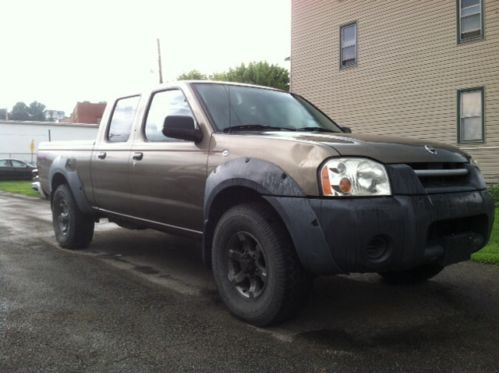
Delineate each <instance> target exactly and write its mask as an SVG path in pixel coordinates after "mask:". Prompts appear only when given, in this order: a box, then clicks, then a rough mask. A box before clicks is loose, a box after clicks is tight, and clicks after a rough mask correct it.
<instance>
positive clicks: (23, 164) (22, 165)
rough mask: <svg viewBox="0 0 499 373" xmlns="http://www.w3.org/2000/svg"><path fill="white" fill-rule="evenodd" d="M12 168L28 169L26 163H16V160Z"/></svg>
mask: <svg viewBox="0 0 499 373" xmlns="http://www.w3.org/2000/svg"><path fill="white" fill-rule="evenodd" d="M11 162H12V167H15V168H26V163H23V162H20V161H15V160H12V161H11Z"/></svg>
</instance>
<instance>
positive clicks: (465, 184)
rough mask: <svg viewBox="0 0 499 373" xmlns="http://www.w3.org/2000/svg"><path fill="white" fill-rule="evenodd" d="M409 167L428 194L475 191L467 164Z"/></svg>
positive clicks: (419, 164) (413, 164)
mask: <svg viewBox="0 0 499 373" xmlns="http://www.w3.org/2000/svg"><path fill="white" fill-rule="evenodd" d="M409 166H410V167H411V168H412V169H413V171H414V173H415V174H416V176H417V177H418V179H419V181H420V182H421V184H422V186H423V188H424V189H425V191H426V192H427V193H439V192H449V191H465V190H473V189H475V188H474V187H473V185H472V182H471V180H470V170H469V168H468V167H467V165H466V164H465V163H411V164H409Z"/></svg>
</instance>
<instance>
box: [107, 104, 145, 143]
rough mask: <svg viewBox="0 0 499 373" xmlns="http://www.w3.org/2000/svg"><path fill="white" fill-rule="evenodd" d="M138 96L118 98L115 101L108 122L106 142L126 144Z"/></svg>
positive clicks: (135, 111)
mask: <svg viewBox="0 0 499 373" xmlns="http://www.w3.org/2000/svg"><path fill="white" fill-rule="evenodd" d="M139 100H140V96H133V97H125V98H120V99H119V100H117V101H116V103H115V105H114V109H113V113H112V114H111V121H110V122H109V129H108V132H107V140H108V141H109V142H127V141H128V139H129V138H130V133H131V132H132V125H133V120H134V119H135V114H136V113H137V107H138V105H139Z"/></svg>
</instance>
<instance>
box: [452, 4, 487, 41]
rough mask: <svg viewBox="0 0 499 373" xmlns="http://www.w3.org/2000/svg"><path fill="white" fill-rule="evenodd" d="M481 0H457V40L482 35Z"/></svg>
mask: <svg viewBox="0 0 499 373" xmlns="http://www.w3.org/2000/svg"><path fill="white" fill-rule="evenodd" d="M482 12H483V9H482V0H458V18H459V20H458V21H459V35H458V40H459V42H464V41H468V40H475V39H480V38H482V37H483V24H482V17H483V16H482Z"/></svg>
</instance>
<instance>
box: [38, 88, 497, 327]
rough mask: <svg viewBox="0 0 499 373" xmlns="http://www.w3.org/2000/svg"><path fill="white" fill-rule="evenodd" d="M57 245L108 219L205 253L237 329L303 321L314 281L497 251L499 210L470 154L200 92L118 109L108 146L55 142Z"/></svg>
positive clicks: (284, 101) (112, 109) (388, 275)
mask: <svg viewBox="0 0 499 373" xmlns="http://www.w3.org/2000/svg"><path fill="white" fill-rule="evenodd" d="M38 170H39V177H40V183H41V190H42V191H43V193H44V194H46V195H47V196H49V198H50V199H51V206H52V212H53V223H54V224H53V225H54V230H55V236H56V238H57V241H58V242H59V244H60V245H61V246H62V247H64V248H67V249H83V248H85V247H87V246H88V245H89V244H90V242H91V240H92V236H93V231H94V223H95V222H97V221H99V219H100V218H104V217H106V218H108V219H109V220H110V221H113V222H116V223H117V224H119V225H121V226H123V227H126V228H152V229H157V230H162V231H165V232H169V233H175V234H185V235H189V236H193V237H197V238H199V239H200V240H202V241H203V257H204V260H205V262H206V263H207V265H209V266H210V267H211V268H212V270H213V276H214V278H215V282H216V285H217V287H218V290H219V292H220V296H221V298H222V299H223V301H224V302H225V304H226V305H227V307H228V308H229V310H230V311H231V312H232V313H233V314H234V315H236V316H237V317H239V318H241V319H244V320H246V321H248V322H250V323H253V324H255V325H268V324H271V323H275V322H279V321H282V320H284V319H286V318H288V317H291V316H292V315H293V314H294V313H295V311H296V310H297V309H298V308H299V306H300V305H301V304H303V303H304V301H305V299H306V297H307V294H308V293H309V292H310V287H311V285H312V279H313V277H314V276H316V275H334V274H345V273H352V272H375V273H379V274H380V275H381V276H382V277H383V278H384V279H385V280H386V281H387V282H389V283H401V282H422V281H425V280H427V279H429V278H431V277H432V276H434V275H436V274H437V273H438V272H440V271H441V270H442V269H443V268H444V267H445V266H447V265H449V264H452V263H456V262H459V261H463V260H468V259H469V257H470V255H471V254H472V253H473V252H475V251H477V250H479V249H480V248H482V247H483V246H484V245H485V244H486V243H487V241H488V239H489V235H490V231H491V226H492V223H493V216H494V214H493V210H494V206H493V203H492V200H491V198H490V196H489V195H488V193H487V191H486V185H485V182H484V180H483V178H482V176H481V175H480V171H479V169H478V167H477V165H476V164H475V163H474V162H473V160H472V159H471V157H470V156H469V155H468V154H466V153H464V152H462V151H460V150H459V149H457V148H455V147H452V146H447V145H443V144H435V143H429V142H420V141H414V140H403V139H399V138H389V137H375V136H363V135H353V134H351V131H350V130H349V129H348V128H344V127H341V126H339V125H338V124H336V123H335V122H334V121H333V120H332V119H330V118H328V117H327V116H326V115H325V114H324V113H322V112H321V111H320V110H319V109H318V108H317V107H315V106H314V105H313V104H311V103H310V102H308V101H307V100H305V99H304V98H303V97H300V96H298V95H295V94H292V93H288V92H284V91H279V90H275V89H270V88H265V87H258V86H251V85H243V84H231V83H222V82H209V81H197V82H196V81H192V82H178V83H172V84H167V85H163V86H161V87H157V88H156V89H153V90H150V91H147V92H142V93H135V94H131V95H128V96H123V97H120V98H117V99H116V100H115V101H114V102H111V103H110V104H109V105H108V107H107V109H106V112H105V113H104V116H103V119H102V122H101V126H100V130H99V133H98V136H97V139H96V140H95V141H93V142H92V141H90V142H72V143H70V142H67V143H57V142H52V143H43V144H41V145H40V146H39V151H38Z"/></svg>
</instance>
